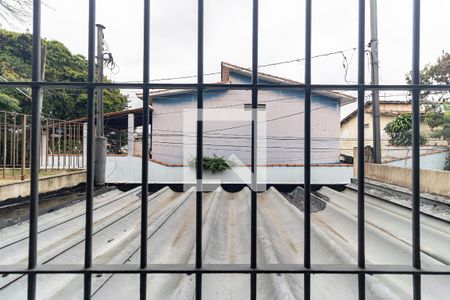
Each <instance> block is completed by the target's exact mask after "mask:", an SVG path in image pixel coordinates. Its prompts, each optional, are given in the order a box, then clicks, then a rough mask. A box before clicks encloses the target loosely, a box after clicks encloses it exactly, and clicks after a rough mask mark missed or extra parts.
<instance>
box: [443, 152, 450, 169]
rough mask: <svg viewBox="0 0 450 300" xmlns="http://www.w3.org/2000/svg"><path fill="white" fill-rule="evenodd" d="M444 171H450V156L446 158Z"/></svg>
mask: <svg viewBox="0 0 450 300" xmlns="http://www.w3.org/2000/svg"><path fill="white" fill-rule="evenodd" d="M444 171H450V156H447V157H446V158H445V165H444Z"/></svg>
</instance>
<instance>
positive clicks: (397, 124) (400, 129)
mask: <svg viewBox="0 0 450 300" xmlns="http://www.w3.org/2000/svg"><path fill="white" fill-rule="evenodd" d="M384 131H385V132H386V133H387V134H388V135H389V137H390V139H389V144H391V145H393V146H411V144H412V116H411V114H410V113H404V114H401V115H399V116H398V117H397V118H395V119H394V120H392V121H391V122H389V123H388V124H387V125H386V127H385V128H384ZM426 142H427V139H426V138H425V137H424V136H423V135H420V144H421V145H424V144H425V143H426Z"/></svg>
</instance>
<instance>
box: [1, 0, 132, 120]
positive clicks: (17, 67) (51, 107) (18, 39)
mask: <svg viewBox="0 0 450 300" xmlns="http://www.w3.org/2000/svg"><path fill="white" fill-rule="evenodd" d="M0 1H1V0H0ZM31 39H32V36H31V34H26V33H16V32H11V31H6V30H2V29H0V75H1V76H3V77H5V78H6V79H7V80H9V81H24V80H26V81H29V80H31V64H32V57H31V54H32V53H31V52H32V41H31ZM42 43H43V44H45V45H47V63H46V71H45V79H46V81H55V82H61V81H64V82H85V81H86V80H87V60H86V58H84V57H83V56H82V55H77V54H72V53H71V52H70V51H69V50H68V49H67V48H66V47H65V46H64V45H63V44H62V43H61V42H58V41H51V40H45V39H43V40H42ZM104 81H105V82H108V80H107V79H106V78H105V79H104ZM24 91H25V92H28V93H29V91H26V90H24ZM1 93H3V94H5V95H8V96H10V97H12V98H15V99H17V100H18V101H19V103H20V108H21V111H22V112H23V113H30V112H31V101H30V100H29V98H27V97H26V96H24V95H23V94H22V93H20V92H19V91H17V90H16V89H14V88H5V89H4V90H2V91H1ZM43 95H44V101H43V113H44V115H47V116H51V117H53V118H57V119H63V120H68V119H74V118H79V117H82V116H85V115H86V114H87V108H86V103H87V94H86V91H85V90H83V89H49V90H45V91H44V93H43ZM126 106H127V98H126V97H125V96H124V95H122V94H121V93H120V91H119V90H117V89H105V90H104V108H105V112H111V111H119V110H123V109H125V108H126Z"/></svg>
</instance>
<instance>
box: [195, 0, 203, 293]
mask: <svg viewBox="0 0 450 300" xmlns="http://www.w3.org/2000/svg"><path fill="white" fill-rule="evenodd" d="M197 15H198V16H197V17H198V24H197V157H196V166H197V169H196V213H195V220H196V222H195V228H196V235H195V267H196V268H197V269H201V268H202V200H203V195H202V191H203V32H204V30H203V21H204V3H203V0H198V12H197ZM195 298H196V299H202V274H201V273H196V275H195Z"/></svg>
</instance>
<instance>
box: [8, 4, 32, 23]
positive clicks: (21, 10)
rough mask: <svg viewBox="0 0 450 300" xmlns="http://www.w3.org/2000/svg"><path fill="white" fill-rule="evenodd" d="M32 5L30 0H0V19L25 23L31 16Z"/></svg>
mask: <svg viewBox="0 0 450 300" xmlns="http://www.w3.org/2000/svg"><path fill="white" fill-rule="evenodd" d="M32 5H33V1H32V0H0V19H3V21H5V22H7V23H11V21H14V20H16V21H19V22H20V23H25V22H26V21H27V20H28V19H29V18H30V16H31V7H32ZM0 25H1V23H0Z"/></svg>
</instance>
